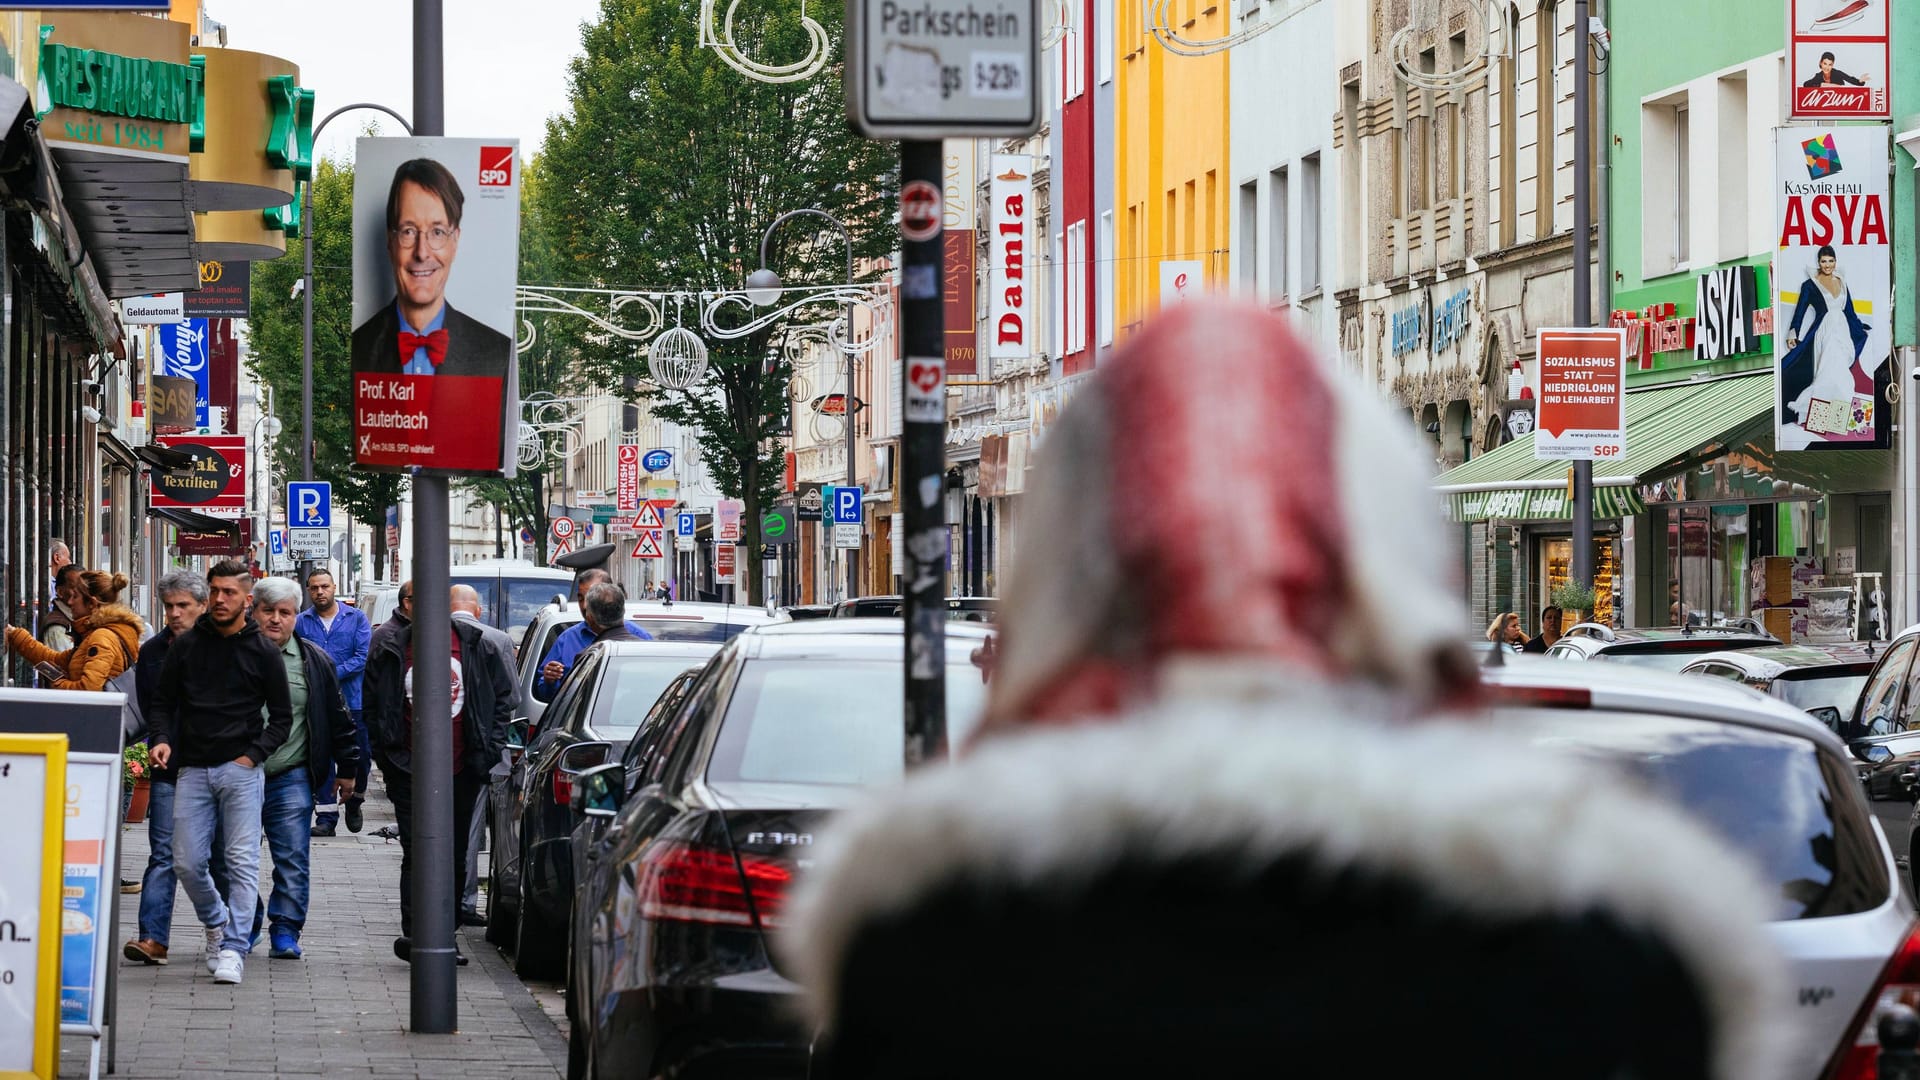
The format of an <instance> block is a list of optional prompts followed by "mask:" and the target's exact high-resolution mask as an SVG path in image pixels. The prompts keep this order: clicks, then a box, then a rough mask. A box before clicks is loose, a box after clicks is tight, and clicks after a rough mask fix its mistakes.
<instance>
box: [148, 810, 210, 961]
mask: <svg viewBox="0 0 1920 1080" xmlns="http://www.w3.org/2000/svg"><path fill="white" fill-rule="evenodd" d="M173 787H174V786H173V782H172V781H170V780H167V781H162V780H155V781H154V782H153V783H152V784H150V785H148V787H147V872H146V874H145V876H144V877H143V878H142V879H141V883H140V937H141V939H142V940H145V941H153V942H158V943H159V944H161V945H165V944H167V938H168V935H169V931H170V930H171V929H172V927H173V887H174V877H173ZM220 848H221V844H220V831H219V829H218V828H217V827H216V828H215V829H214V840H213V854H212V857H211V858H210V859H209V860H208V867H207V869H208V872H209V873H211V874H212V875H213V880H214V883H215V884H216V885H218V886H219V888H220V891H221V892H223V893H224V892H226V890H227V857H226V855H225V854H224V853H223V852H222V851H221V850H220Z"/></svg>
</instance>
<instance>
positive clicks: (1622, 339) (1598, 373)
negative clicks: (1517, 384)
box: [1533, 327, 1627, 461]
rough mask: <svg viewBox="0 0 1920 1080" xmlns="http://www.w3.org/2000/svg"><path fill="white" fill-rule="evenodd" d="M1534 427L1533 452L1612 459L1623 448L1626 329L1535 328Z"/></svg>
mask: <svg viewBox="0 0 1920 1080" xmlns="http://www.w3.org/2000/svg"><path fill="white" fill-rule="evenodd" d="M1536 352H1537V356H1538V366H1539V369H1540V387H1539V390H1538V391H1537V392H1536V394H1535V399H1536V400H1537V401H1539V403H1540V404H1539V406H1538V408H1537V411H1536V418H1537V420H1538V424H1539V426H1538V428H1537V429H1536V430H1535V431H1534V433H1533V456H1534V457H1536V458H1541V459H1545V460H1549V461H1617V460H1619V457H1620V455H1621V453H1622V452H1623V451H1624V450H1625V449H1626V428H1627V403H1626V385H1625V380H1626V355H1627V332H1626V331H1625V330H1621V329H1617V328H1614V329H1608V328H1603V327H1594V328H1591V329H1585V330H1580V329H1562V330H1549V329H1542V330H1541V331H1540V339H1539V345H1538V347H1537V350H1536Z"/></svg>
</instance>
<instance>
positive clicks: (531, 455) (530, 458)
mask: <svg viewBox="0 0 1920 1080" xmlns="http://www.w3.org/2000/svg"><path fill="white" fill-rule="evenodd" d="M518 435H519V437H518V439H517V440H516V442H517V443H518V444H519V445H518V446H517V447H515V454H514V457H515V460H516V461H518V462H519V464H520V466H521V467H522V468H527V469H531V468H533V467H535V466H537V465H539V464H540V458H541V455H542V454H543V453H544V448H543V447H542V446H541V445H540V432H539V430H538V429H536V428H535V427H534V426H533V425H532V424H529V423H527V422H526V421H525V420H522V421H521V422H520V430H519V433H518Z"/></svg>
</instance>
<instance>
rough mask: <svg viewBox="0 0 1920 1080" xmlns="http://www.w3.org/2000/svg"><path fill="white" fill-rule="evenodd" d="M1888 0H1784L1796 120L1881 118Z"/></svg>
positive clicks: (1888, 56)
mask: <svg viewBox="0 0 1920 1080" xmlns="http://www.w3.org/2000/svg"><path fill="white" fill-rule="evenodd" d="M1892 6H1893V5H1892V3H1891V0H1787V29H1788V31H1789V36H1790V37H1791V39H1792V40H1791V41H1789V43H1788V45H1787V61H1788V63H1789V64H1790V65H1791V66H1792V68H1793V100H1792V102H1791V103H1790V105H1789V107H1788V110H1787V113H1788V115H1789V116H1790V117H1792V118H1793V119H1795V120H1885V119H1888V118H1889V117H1890V116H1891V115H1892V114H1891V112H1890V111H1889V109H1888V104H1889V103H1888V100H1887V82H1888V74H1889V73H1890V72H1891V71H1892V69H1893V51H1892V48H1891V47H1890V46H1889V44H1888V41H1889V39H1890V37H1891V33H1890V30H1891V26H1892V22H1891V20H1892Z"/></svg>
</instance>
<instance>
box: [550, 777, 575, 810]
mask: <svg viewBox="0 0 1920 1080" xmlns="http://www.w3.org/2000/svg"><path fill="white" fill-rule="evenodd" d="M553 801H554V804H555V805H557V806H572V805H573V774H572V773H570V772H568V771H566V770H565V769H555V770H553Z"/></svg>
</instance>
